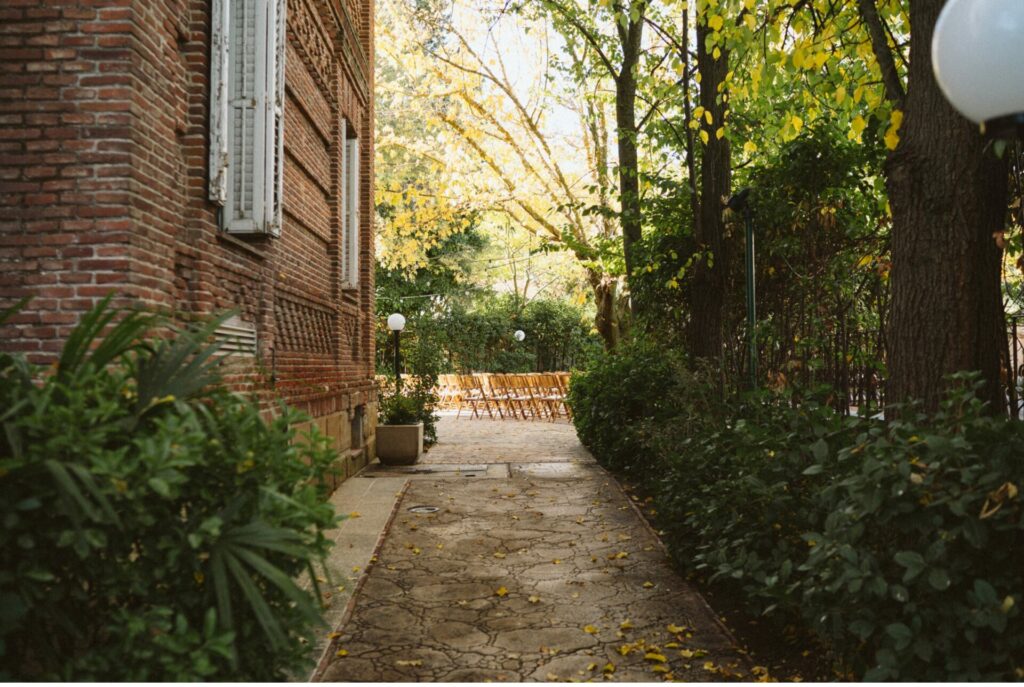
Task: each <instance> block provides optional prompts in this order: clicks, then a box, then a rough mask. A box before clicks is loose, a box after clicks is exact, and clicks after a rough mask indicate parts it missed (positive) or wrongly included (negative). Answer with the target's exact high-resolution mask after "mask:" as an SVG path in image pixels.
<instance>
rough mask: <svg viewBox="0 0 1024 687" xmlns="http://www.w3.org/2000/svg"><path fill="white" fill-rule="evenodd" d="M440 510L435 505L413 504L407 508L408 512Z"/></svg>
mask: <svg viewBox="0 0 1024 687" xmlns="http://www.w3.org/2000/svg"><path fill="white" fill-rule="evenodd" d="M438 510H440V509H439V508H438V507H437V506H413V507H412V508H410V509H409V512H410V513H436V512H437V511H438Z"/></svg>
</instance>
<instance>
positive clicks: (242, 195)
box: [210, 0, 285, 236]
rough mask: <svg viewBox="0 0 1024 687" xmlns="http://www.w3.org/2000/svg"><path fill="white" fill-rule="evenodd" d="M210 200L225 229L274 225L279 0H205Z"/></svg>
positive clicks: (280, 101)
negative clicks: (208, 13)
mask: <svg viewBox="0 0 1024 687" xmlns="http://www.w3.org/2000/svg"><path fill="white" fill-rule="evenodd" d="M212 14H213V17H212V23H211V34H210V35H211V51H210V52H211V60H210V200H212V201H214V202H215V203H217V204H218V205H220V206H221V207H222V208H223V211H222V213H221V228H222V229H224V231H226V232H228V233H232V234H273V235H274V236H278V235H280V233H281V195H282V176H283V175H282V168H283V164H284V138H283V136H282V133H283V131H282V130H283V128H284V116H283V115H284V41H285V30H284V18H285V5H284V0H213V7H212Z"/></svg>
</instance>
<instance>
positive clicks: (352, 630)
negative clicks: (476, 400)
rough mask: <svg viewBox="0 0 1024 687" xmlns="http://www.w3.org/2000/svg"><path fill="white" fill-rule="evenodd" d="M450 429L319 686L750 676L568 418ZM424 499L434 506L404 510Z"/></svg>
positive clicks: (409, 495)
mask: <svg viewBox="0 0 1024 687" xmlns="http://www.w3.org/2000/svg"><path fill="white" fill-rule="evenodd" d="M440 429H441V431H440V436H441V442H440V443H439V444H438V446H437V447H435V448H434V449H433V450H432V451H431V454H432V455H431V454H428V459H427V460H425V461H424V462H423V463H422V464H421V465H420V466H417V468H419V469H420V470H421V471H422V472H420V473H419V474H415V477H412V476H411V478H410V481H409V484H408V486H407V488H406V489H405V491H404V492H403V493H402V496H401V497H400V501H399V503H398V506H397V508H396V510H395V516H394V518H393V520H392V521H391V523H390V525H389V530H388V531H387V533H386V535H385V537H384V538H383V544H382V546H381V547H380V548H379V550H378V552H377V555H376V556H375V558H374V559H372V561H371V565H370V566H369V569H368V571H367V576H366V578H365V580H364V582H363V585H362V587H361V589H360V590H359V591H358V592H357V594H356V596H355V599H354V603H353V605H352V607H351V609H350V611H351V612H350V613H349V614H348V617H347V619H346V620H345V621H344V625H343V627H341V628H340V630H339V632H338V633H337V635H336V636H335V637H334V639H333V642H332V644H331V646H330V647H329V648H328V651H327V652H326V654H325V655H326V656H327V659H326V661H325V662H324V664H323V665H322V666H321V667H320V669H319V670H318V672H317V674H316V676H315V679H317V680H321V681H339V682H360V681H395V682H398V681H462V682H483V681H509V682H519V681H555V680H558V681H568V680H580V681H582V680H602V681H603V680H615V681H653V680H661V679H676V680H686V681H716V680H717V681H720V680H723V679H728V678H730V677H740V678H745V679H750V673H749V672H748V668H749V665H748V663H747V661H746V659H745V658H744V657H743V655H742V653H741V652H740V651H738V650H737V648H736V647H735V645H734V642H733V640H732V638H731V637H730V636H729V634H728V632H727V631H726V630H724V629H723V627H722V625H721V624H720V623H719V622H718V620H717V619H716V618H715V616H714V614H713V613H712V611H711V609H710V608H708V606H707V604H706V603H705V602H704V601H703V599H702V598H701V597H700V596H699V595H698V594H697V593H696V591H694V590H693V588H692V587H690V586H689V585H688V584H687V583H686V582H685V581H684V580H682V579H680V578H679V577H678V576H677V575H676V574H675V573H674V572H673V571H672V569H671V568H670V566H669V563H668V560H667V556H666V554H665V552H664V550H663V549H662V547H661V545H660V542H659V541H658V539H657V537H656V536H655V535H654V533H653V532H652V531H651V530H650V529H649V527H648V526H647V525H646V522H644V521H643V519H642V518H641V516H640V515H639V514H638V513H637V511H636V510H635V509H634V507H633V506H632V505H631V503H630V502H629V500H628V499H626V498H625V496H624V495H623V493H622V491H621V490H620V489H619V487H618V485H617V484H616V482H615V481H614V480H613V479H612V478H611V477H610V476H609V475H608V474H607V473H606V472H605V471H604V470H602V469H601V468H600V467H599V466H597V465H596V464H595V463H594V462H593V459H592V458H590V457H589V455H587V453H586V452H585V451H584V450H583V449H582V448H580V447H579V443H578V442H577V441H576V438H575V434H574V432H573V429H572V427H571V426H569V425H565V424H562V425H558V424H543V423H526V422H512V421H508V422H500V421H497V422H496V421H490V420H472V421H467V420H465V419H461V420H458V421H455V420H454V418H444V419H443V420H442V423H441V428H440ZM488 437H494V440H493V444H492V443H491V440H490V439H489V438H488ZM535 439H536V440H535ZM513 449H514V451H513ZM551 451H554V452H553V453H552V452H551ZM435 452H436V453H435ZM558 456H560V457H561V458H559V460H560V461H561V464H557V463H553V462H552V461H553V460H554V459H555V458H556V457H558ZM500 461H506V462H507V464H505V465H501V463H500ZM434 463H442V464H444V465H441V466H438V467H441V468H444V469H443V470H439V471H436V472H434V471H432V468H431V465H432V464H434ZM457 464H464V465H466V466H469V467H468V469H466V470H461V469H458V470H456V469H452V468H453V466H454V465H457ZM499 466H500V467H501V468H502V469H496V468H498V467H499ZM481 467H485V468H486V469H485V470H481V469H480V468H481ZM368 474H373V471H370V472H369V473H368ZM380 474H381V475H382V476H383V475H385V474H386V475H387V477H388V478H393V476H394V472H393V471H382V472H381V473H380ZM412 474H414V473H411V475H412ZM467 475H475V477H469V476H467ZM354 479H365V478H363V477H356V478H354ZM420 506H427V507H429V508H437V510H436V511H434V512H430V513H423V512H416V511H415V510H410V509H417V507H420ZM417 510H418V509H417Z"/></svg>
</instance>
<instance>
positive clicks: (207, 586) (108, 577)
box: [0, 302, 336, 681]
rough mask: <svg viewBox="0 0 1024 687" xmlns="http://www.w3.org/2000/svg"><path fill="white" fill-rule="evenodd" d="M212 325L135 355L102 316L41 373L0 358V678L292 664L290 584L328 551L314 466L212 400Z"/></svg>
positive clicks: (273, 424)
mask: <svg viewBox="0 0 1024 687" xmlns="http://www.w3.org/2000/svg"><path fill="white" fill-rule="evenodd" d="M121 315H123V317H122V318H121V319H120V321H119V322H118V323H117V324H116V325H114V324H113V322H114V321H115V319H116V318H117V317H120V316H121ZM215 324H216V323H212V324H211V325H209V326H207V327H205V328H203V329H201V330H199V331H197V332H193V333H189V332H183V331H178V332H176V333H174V334H173V335H172V336H162V337H158V338H150V339H145V338H144V335H145V333H146V332H147V331H151V330H153V328H154V327H156V326H158V325H161V323H160V322H159V321H158V320H157V319H156V318H154V317H151V316H148V315H143V314H138V313H129V314H122V313H116V312H114V311H113V310H111V309H110V308H109V307H108V304H107V302H104V303H103V304H101V305H100V306H98V307H97V308H96V309H95V310H93V311H92V312H90V313H89V314H88V315H87V316H86V317H84V318H83V320H82V322H81V324H80V325H79V326H78V327H77V328H76V329H75V330H74V332H73V333H72V335H71V336H70V337H69V339H68V342H67V344H66V346H65V347H64V350H63V353H62V355H61V358H60V361H59V363H58V364H57V365H56V366H55V367H54V368H53V369H52V370H49V371H44V370H40V369H36V368H34V367H32V366H30V365H28V364H26V363H25V362H24V360H22V359H21V358H19V357H16V356H10V355H3V356H0V424H2V425H3V434H2V436H0V518H2V520H3V525H4V526H3V529H2V530H0V674H2V677H3V678H5V679H18V680H23V679H47V680H76V681H88V680H104V681H105V680H117V681H166V680H188V681H198V680H261V681H262V680H271V679H283V678H285V677H287V675H288V674H289V673H290V672H291V671H297V670H300V669H301V668H302V667H303V666H304V665H305V663H306V661H307V660H308V644H307V642H308V641H309V640H310V639H311V638H312V633H313V632H314V628H315V627H316V625H317V623H318V622H319V604H318V599H316V598H314V595H313V594H310V593H308V592H305V591H302V590H301V589H300V588H299V587H297V586H296V585H295V584H294V582H293V581H292V578H293V577H295V576H297V575H299V574H300V573H302V572H303V571H304V570H308V571H310V572H312V565H313V563H314V562H315V561H317V560H318V559H321V558H322V557H323V555H324V554H325V553H326V551H327V548H328V545H329V544H328V540H327V539H326V538H325V537H324V534H323V531H324V530H325V529H327V528H330V527H332V526H333V525H334V523H335V520H336V516H335V515H334V511H333V508H332V507H331V506H330V505H329V504H327V503H326V502H325V501H324V500H323V496H324V494H323V493H322V491H321V489H320V488H318V487H317V486H315V485H316V484H318V483H319V482H320V480H321V478H322V477H323V476H324V473H325V471H326V470H327V469H328V465H329V464H330V462H331V460H332V455H331V453H330V452H329V451H328V450H327V449H326V444H325V442H324V441H323V440H322V439H321V438H319V437H317V436H315V435H311V436H310V437H309V439H308V441H307V442H304V443H302V444H296V443H295V442H293V431H292V430H291V429H289V427H290V426H291V425H293V424H294V423H296V422H298V421H300V420H301V419H302V418H301V417H299V416H298V415H297V414H296V413H294V412H292V411H290V410H288V409H287V408H282V411H281V413H280V414H279V415H278V417H276V418H275V419H274V420H272V421H270V422H264V421H263V420H262V419H261V417H260V413H259V410H258V408H257V407H256V406H255V405H254V404H253V403H251V402H249V401H248V400H246V399H244V398H242V397H240V396H238V395H236V394H233V393H230V392H228V391H227V390H225V389H224V388H223V387H220V386H218V385H217V384H216V382H217V381H218V372H217V367H218V364H219V361H218V360H217V358H216V356H215V347H212V346H208V345H206V344H205V343H204V341H205V340H206V339H207V338H208V336H209V334H210V333H211V332H212V327H213V326H214V325H215ZM108 327H112V328H110V329H109V331H107V333H106V334H105V336H104V337H103V338H102V340H99V334H100V333H101V332H103V331H104V329H105V328H108ZM315 577H316V576H315V575H313V578H314V579H315Z"/></svg>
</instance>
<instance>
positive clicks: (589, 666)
mask: <svg viewBox="0 0 1024 687" xmlns="http://www.w3.org/2000/svg"><path fill="white" fill-rule="evenodd" d="M587 670H597V664H596V663H588V664H587Z"/></svg>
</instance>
